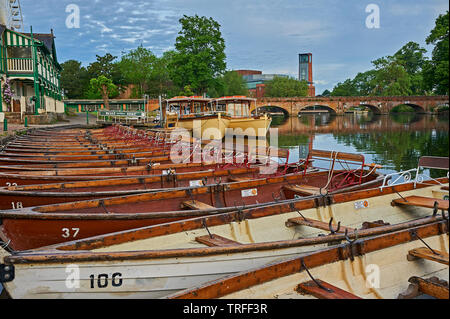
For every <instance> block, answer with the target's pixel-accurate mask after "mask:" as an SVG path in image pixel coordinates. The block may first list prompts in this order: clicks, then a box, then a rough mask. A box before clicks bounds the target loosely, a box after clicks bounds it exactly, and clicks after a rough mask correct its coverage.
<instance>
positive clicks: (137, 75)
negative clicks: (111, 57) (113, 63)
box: [118, 46, 158, 97]
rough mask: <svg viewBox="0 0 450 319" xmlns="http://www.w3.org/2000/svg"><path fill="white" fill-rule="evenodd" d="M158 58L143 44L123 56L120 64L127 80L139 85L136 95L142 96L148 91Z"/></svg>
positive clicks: (129, 82)
mask: <svg viewBox="0 0 450 319" xmlns="http://www.w3.org/2000/svg"><path fill="white" fill-rule="evenodd" d="M157 60H158V58H157V57H156V56H155V55H154V54H153V53H152V52H151V51H150V50H148V49H146V48H144V47H143V46H139V47H138V48H137V49H135V50H131V51H130V52H128V53H127V54H125V55H124V56H122V59H121V60H120V62H119V63H118V66H119V69H120V72H121V74H122V75H123V77H124V79H125V82H126V83H128V84H135V85H137V92H136V94H135V95H136V96H134V97H141V96H142V95H143V94H144V93H146V91H148V83H149V81H150V79H151V77H152V74H153V71H154V66H155V64H156V61H157Z"/></svg>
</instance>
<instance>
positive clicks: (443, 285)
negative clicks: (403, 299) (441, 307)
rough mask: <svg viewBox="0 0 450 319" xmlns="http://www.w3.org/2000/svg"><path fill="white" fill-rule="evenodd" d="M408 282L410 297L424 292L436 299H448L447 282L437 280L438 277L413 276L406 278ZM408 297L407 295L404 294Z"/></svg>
mask: <svg viewBox="0 0 450 319" xmlns="http://www.w3.org/2000/svg"><path fill="white" fill-rule="evenodd" d="M408 282H410V283H411V284H410V287H409V288H408V292H412V293H413V295H412V297H415V296H418V295H420V294H425V295H428V296H432V297H434V298H436V299H448V298H449V290H448V288H449V287H448V283H447V282H446V281H443V280H439V278H438V277H431V278H428V279H424V278H420V277H416V276H413V277H411V278H409V279H408ZM406 296H407V297H409V296H408V295H406Z"/></svg>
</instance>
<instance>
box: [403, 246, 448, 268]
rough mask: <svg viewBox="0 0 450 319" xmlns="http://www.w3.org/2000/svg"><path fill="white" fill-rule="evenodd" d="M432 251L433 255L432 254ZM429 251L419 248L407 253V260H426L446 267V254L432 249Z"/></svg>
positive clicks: (425, 248)
mask: <svg viewBox="0 0 450 319" xmlns="http://www.w3.org/2000/svg"><path fill="white" fill-rule="evenodd" d="M433 251H434V253H433ZM433 251H431V250H430V249H429V248H427V247H419V248H415V249H412V250H410V251H409V252H408V260H409V261H412V260H416V259H427V260H431V261H435V262H438V263H441V264H444V265H448V253H446V252H441V251H437V250H435V249H433Z"/></svg>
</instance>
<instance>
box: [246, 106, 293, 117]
mask: <svg viewBox="0 0 450 319" xmlns="http://www.w3.org/2000/svg"><path fill="white" fill-rule="evenodd" d="M256 111H258V113H271V114H274V113H283V116H284V117H288V116H289V114H290V113H289V111H288V110H286V109H285V108H284V107H282V106H278V105H262V106H258V107H257V108H256V109H255V110H253V111H252V114H255V113H256Z"/></svg>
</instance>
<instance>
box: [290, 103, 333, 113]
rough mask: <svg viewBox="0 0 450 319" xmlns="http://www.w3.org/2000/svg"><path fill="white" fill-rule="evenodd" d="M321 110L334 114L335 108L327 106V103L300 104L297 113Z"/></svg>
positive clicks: (319, 111) (318, 111)
mask: <svg viewBox="0 0 450 319" xmlns="http://www.w3.org/2000/svg"><path fill="white" fill-rule="evenodd" d="M321 112H324V113H325V112H326V113H331V114H336V113H337V112H336V110H335V109H334V108H333V107H331V106H329V105H325V104H314V105H304V106H301V107H300V108H299V110H298V114H302V113H321Z"/></svg>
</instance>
